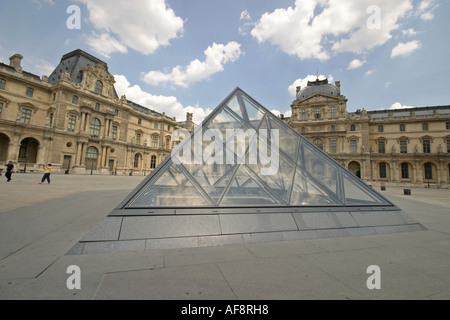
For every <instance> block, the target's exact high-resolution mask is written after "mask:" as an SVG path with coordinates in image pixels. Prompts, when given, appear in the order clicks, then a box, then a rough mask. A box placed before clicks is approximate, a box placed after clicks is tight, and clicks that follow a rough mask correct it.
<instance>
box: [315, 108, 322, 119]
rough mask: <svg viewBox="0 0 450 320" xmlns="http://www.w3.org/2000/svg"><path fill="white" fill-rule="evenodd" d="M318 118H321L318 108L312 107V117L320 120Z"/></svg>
mask: <svg viewBox="0 0 450 320" xmlns="http://www.w3.org/2000/svg"><path fill="white" fill-rule="evenodd" d="M320 118H321V112H320V108H316V109H314V119H316V120H320Z"/></svg>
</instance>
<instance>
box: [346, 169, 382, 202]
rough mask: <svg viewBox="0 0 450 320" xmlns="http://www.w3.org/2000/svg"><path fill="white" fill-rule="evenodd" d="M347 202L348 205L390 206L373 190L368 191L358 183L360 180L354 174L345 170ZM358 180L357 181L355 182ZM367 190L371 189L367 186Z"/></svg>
mask: <svg viewBox="0 0 450 320" xmlns="http://www.w3.org/2000/svg"><path fill="white" fill-rule="evenodd" d="M343 178H344V179H343V180H344V190H345V202H346V204H347V205H374V204H378V205H379V204H389V203H388V202H386V201H385V200H384V199H383V198H381V197H379V196H378V195H376V194H375V193H374V192H370V191H371V190H366V189H365V188H363V186H362V185H360V184H359V183H356V182H358V180H359V178H357V177H356V176H353V174H352V173H350V172H348V171H346V170H343ZM355 180H356V181H355ZM367 188H370V187H368V186H367Z"/></svg>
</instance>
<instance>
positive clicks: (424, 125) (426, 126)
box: [422, 123, 428, 131]
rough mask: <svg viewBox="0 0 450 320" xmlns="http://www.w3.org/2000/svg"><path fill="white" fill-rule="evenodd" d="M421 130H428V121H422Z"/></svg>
mask: <svg viewBox="0 0 450 320" xmlns="http://www.w3.org/2000/svg"><path fill="white" fill-rule="evenodd" d="M422 130H423V131H428V123H422Z"/></svg>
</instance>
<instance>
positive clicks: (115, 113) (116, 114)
mask: <svg viewBox="0 0 450 320" xmlns="http://www.w3.org/2000/svg"><path fill="white" fill-rule="evenodd" d="M114 115H115V116H116V117H117V116H118V115H119V109H115V110H114Z"/></svg>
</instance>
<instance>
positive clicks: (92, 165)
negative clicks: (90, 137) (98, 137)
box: [85, 147, 98, 170]
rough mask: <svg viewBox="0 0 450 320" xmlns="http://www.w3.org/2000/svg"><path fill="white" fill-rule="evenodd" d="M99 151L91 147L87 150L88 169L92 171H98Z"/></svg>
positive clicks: (86, 161)
mask: <svg viewBox="0 0 450 320" xmlns="http://www.w3.org/2000/svg"><path fill="white" fill-rule="evenodd" d="M97 158H98V150H97V148H95V147H89V148H87V150H86V160H85V164H86V168H87V169H90V170H97Z"/></svg>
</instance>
